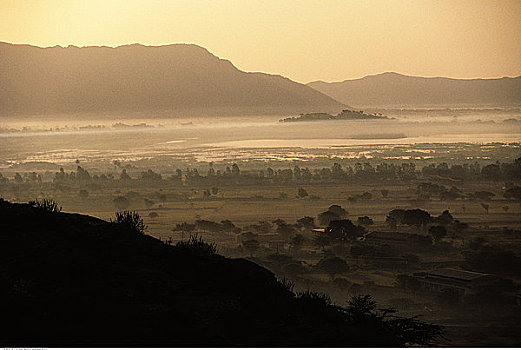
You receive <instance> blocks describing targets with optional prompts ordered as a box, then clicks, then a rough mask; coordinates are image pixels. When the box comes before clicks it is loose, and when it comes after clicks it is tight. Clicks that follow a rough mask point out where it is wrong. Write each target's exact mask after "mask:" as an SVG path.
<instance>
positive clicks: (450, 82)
mask: <svg viewBox="0 0 521 350" xmlns="http://www.w3.org/2000/svg"><path fill="white" fill-rule="evenodd" d="M307 85H308V86H310V87H312V88H313V89H315V90H317V91H320V92H322V93H324V94H326V95H328V96H331V97H332V98H334V99H336V100H337V101H340V102H342V103H345V104H349V105H351V106H355V107H408V106H411V107H428V106H436V105H445V106H446V105H462V106H465V105H467V106H476V105H477V106H487V105H489V106H503V105H507V106H510V105H519V104H521V76H519V77H516V78H501V79H450V78H422V77H413V76H407V75H402V74H398V73H383V74H377V75H369V76H366V77H364V78H361V79H354V80H345V81H342V82H333V83H326V82H323V81H315V82H311V83H309V84H307Z"/></svg>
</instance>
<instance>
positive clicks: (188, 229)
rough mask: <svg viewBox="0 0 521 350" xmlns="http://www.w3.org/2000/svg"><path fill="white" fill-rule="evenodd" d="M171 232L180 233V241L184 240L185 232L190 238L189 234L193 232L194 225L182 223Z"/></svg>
mask: <svg viewBox="0 0 521 350" xmlns="http://www.w3.org/2000/svg"><path fill="white" fill-rule="evenodd" d="M172 231H173V232H179V231H180V232H181V233H182V234H181V239H182V240H183V239H184V235H185V232H188V233H190V236H191V233H192V232H193V231H195V224H189V223H187V222H183V223H180V224H177V225H176V226H175V227H174V228H173V229H172Z"/></svg>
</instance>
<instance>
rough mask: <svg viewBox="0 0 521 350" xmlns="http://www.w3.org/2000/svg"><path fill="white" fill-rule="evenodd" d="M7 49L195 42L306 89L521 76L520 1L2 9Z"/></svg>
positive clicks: (52, 0)
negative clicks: (367, 80) (376, 80)
mask: <svg viewBox="0 0 521 350" xmlns="http://www.w3.org/2000/svg"><path fill="white" fill-rule="evenodd" d="M0 41H7V42H12V43H27V44H33V45H38V46H54V45H62V46H67V45H69V44H71V45H77V46H84V45H107V46H117V45H122V44H128V43H136V42H138V43H142V44H148V45H161V44H169V43H195V44H198V45H201V46H204V47H206V48H207V49H208V50H209V51H211V52H212V53H214V54H215V55H217V56H219V57H221V58H226V59H229V60H231V61H232V62H233V63H234V64H235V65H236V66H237V67H238V68H240V69H242V70H246V71H262V72H267V73H276V74H282V75H284V76H287V77H289V78H291V79H293V80H296V81H299V82H309V81H313V80H325V81H339V80H344V79H351V78H359V77H362V76H364V75H368V74H375V73H381V72H385V71H395V72H399V73H404V74H412V75H422V76H448V77H455V78H474V77H502V76H517V75H521V0H511V1H507V0H504V1H500V0H496V1H487V0H443V1H434V0H433V1H421V0H411V1H403V0H366V1H357V0H338V1H337V0H286V1H283V0H264V1H261V0H207V1H197V0H169V1H166V0H25V1H24V0H0Z"/></svg>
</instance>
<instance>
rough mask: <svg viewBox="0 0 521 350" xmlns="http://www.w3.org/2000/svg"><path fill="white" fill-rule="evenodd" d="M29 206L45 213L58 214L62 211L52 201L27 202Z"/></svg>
mask: <svg viewBox="0 0 521 350" xmlns="http://www.w3.org/2000/svg"><path fill="white" fill-rule="evenodd" d="M29 204H30V205H32V206H33V207H35V208H37V209H40V210H42V211H44V212H46V213H59V212H61V211H62V207H61V206H59V205H58V203H57V202H56V201H55V200H54V199H41V200H40V199H37V200H35V201H33V202H29Z"/></svg>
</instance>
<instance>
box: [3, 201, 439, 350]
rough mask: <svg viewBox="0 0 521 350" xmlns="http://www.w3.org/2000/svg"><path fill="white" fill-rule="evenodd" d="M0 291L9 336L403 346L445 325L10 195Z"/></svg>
mask: <svg viewBox="0 0 521 350" xmlns="http://www.w3.org/2000/svg"><path fill="white" fill-rule="evenodd" d="M0 300H1V302H0V310H1V311H0V312H1V314H2V317H3V319H4V321H5V322H4V326H3V327H2V328H1V330H0V339H1V345H2V346H100V345H104V346H116V345H117V346H157V345H168V346H181V345H228V346H260V345H268V346H269V345H279V346H290V345H291V346H299V345H300V346H302V345H320V346H369V345H372V346H375V345H387V346H391V345H394V346H400V345H403V344H404V343H406V342H420V343H426V342H429V341H431V340H432V339H434V338H435V336H433V335H434V334H436V333H437V330H436V329H437V328H436V327H435V326H430V325H426V324H423V323H421V322H420V323H418V322H417V321H411V320H410V319H408V320H407V319H401V321H400V320H399V322H398V323H392V322H384V321H382V319H380V318H377V317H373V316H371V315H370V314H369V313H367V312H365V313H357V312H354V311H353V310H349V309H342V308H338V307H336V306H333V305H331V304H329V303H327V302H326V300H325V299H324V298H321V297H317V296H316V295H313V294H306V295H304V296H300V297H296V296H295V295H294V294H293V293H292V292H291V291H290V290H288V288H286V287H285V286H284V285H283V284H281V283H279V282H278V281H277V280H276V278H275V277H274V275H273V274H272V273H271V272H270V271H268V270H266V269H264V268H262V267H260V266H258V265H256V264H254V263H252V262H249V261H247V260H244V259H227V258H224V257H222V256H220V255H217V254H208V253H202V251H201V250H195V249H189V248H187V247H186V246H185V247H183V246H170V245H166V244H164V243H162V242H160V241H158V240H156V239H154V238H152V237H150V236H146V235H142V234H138V233H136V232H133V231H130V230H129V229H128V228H126V227H125V226H122V225H121V224H115V223H109V222H105V221H103V220H100V219H96V218H93V217H89V216H84V215H78V214H67V213H55V212H48V211H44V210H42V209H39V208H35V207H33V206H32V205H30V204H11V203H8V202H5V201H3V200H1V199H0ZM408 322H409V323H408ZM404 325H405V326H404ZM410 325H412V327H409V326H410ZM432 327H434V328H432Z"/></svg>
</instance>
